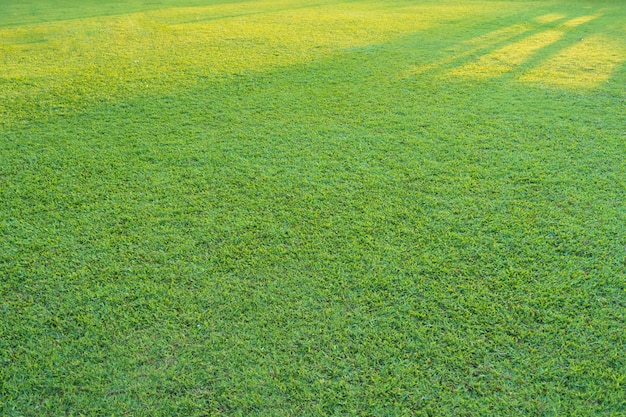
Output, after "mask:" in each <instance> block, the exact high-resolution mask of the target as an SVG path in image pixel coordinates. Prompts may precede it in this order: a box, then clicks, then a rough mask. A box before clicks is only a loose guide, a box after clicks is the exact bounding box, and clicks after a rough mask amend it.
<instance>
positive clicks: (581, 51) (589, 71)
mask: <svg viewBox="0 0 626 417" xmlns="http://www.w3.org/2000/svg"><path fill="white" fill-rule="evenodd" d="M624 61H626V47H625V46H624V45H623V43H622V42H618V41H616V40H614V39H610V38H608V37H606V36H602V35H594V36H592V37H589V38H585V39H583V40H582V41H579V42H577V43H576V44H574V45H572V46H570V47H569V48H567V49H564V50H563V51H561V52H560V53H559V54H558V55H556V56H554V57H553V58H552V59H550V60H548V61H546V62H544V63H543V64H542V65H540V66H538V67H536V68H534V69H533V70H532V71H529V72H528V73H526V74H524V75H523V76H521V77H520V81H524V82H532V83H538V84H543V85H548V86H555V87H561V88H571V89H580V88H582V89H591V88H594V87H597V86H599V85H601V84H602V83H604V82H606V81H608V80H609V79H610V78H611V75H612V74H613V72H614V71H615V70H616V69H617V67H618V66H619V65H621V64H623V63H624Z"/></svg>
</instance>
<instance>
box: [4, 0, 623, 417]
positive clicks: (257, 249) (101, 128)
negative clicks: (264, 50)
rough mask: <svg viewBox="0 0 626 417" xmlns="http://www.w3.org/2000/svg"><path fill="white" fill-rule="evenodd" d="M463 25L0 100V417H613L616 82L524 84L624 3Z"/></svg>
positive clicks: (488, 8)
mask: <svg viewBox="0 0 626 417" xmlns="http://www.w3.org/2000/svg"><path fill="white" fill-rule="evenodd" d="M459 4H461V5H463V4H467V5H468V6H467V7H468V9H467V10H468V13H470V11H471V16H472V17H473V19H469V18H467V17H466V16H459V17H458V18H454V17H451V16H450V15H445V14H440V15H438V14H437V13H440V12H441V11H442V10H449V9H437V7H440V5H435V4H434V3H430V2H420V3H417V5H416V6H415V5H414V6H415V7H417V8H416V9H415V10H414V12H415V13H416V14H417V13H419V12H423V11H424V10H430V12H431V15H430V16H431V17H430V19H431V21H429V23H428V25H424V28H423V29H419V28H414V29H411V28H410V27H409V26H406V28H407V29H406V32H405V33H398V32H394V33H393V34H392V35H393V36H392V35H389V32H388V31H386V29H385V30H383V29H384V28H383V26H382V25H381V26H380V27H379V29H378V30H379V31H380V32H379V33H378V32H377V33H374V34H372V35H371V38H370V39H371V40H372V41H371V42H369V43H367V44H359V43H357V44H355V45H347V44H344V43H341V42H339V43H336V42H334V43H328V42H326V41H324V40H320V41H318V42H319V44H321V45H323V46H324V48H326V49H324V53H321V54H317V53H311V54H309V55H307V56H306V59H301V60H299V61H298V62H296V63H294V64H292V65H285V64H284V63H283V61H282V60H278V61H271V60H272V59H274V58H271V56H270V55H268V56H266V57H265V55H261V56H260V55H258V54H257V55H254V53H253V52H248V53H250V54H253V55H252V56H256V57H258V59H262V58H263V57H265V58H264V59H267V60H268V61H271V62H273V64H272V65H267V66H263V67H262V69H260V70H255V69H254V68H244V69H243V70H242V69H241V68H239V67H237V70H236V71H230V70H229V68H230V67H224V69H223V70H222V71H221V72H218V73H208V74H207V75H206V76H205V77H197V76H196V75H195V74H196V73H189V74H193V75H189V74H187V73H184V71H183V70H184V69H185V68H183V69H182V70H181V73H183V75H181V79H180V81H178V82H177V83H174V85H173V86H172V85H171V84H169V85H167V86H164V87H163V89H162V90H161V89H160V87H159V88H156V89H154V90H153V91H146V90H142V89H139V88H135V87H137V86H139V85H140V84H139V82H137V83H136V84H133V83H134V82H135V81H132V80H131V81H132V82H131V84H130V85H131V87H132V88H129V89H128V90H127V91H128V92H129V94H128V96H127V97H126V98H122V97H119V95H118V94H117V92H116V88H115V86H113V87H112V88H111V90H109V92H110V91H113V92H116V93H115V94H111V95H107V91H105V92H104V94H103V95H96V96H95V97H94V96H93V95H86V96H78V99H77V98H76V97H66V96H63V94H62V93H60V91H62V89H60V88H59V89H53V90H49V89H47V84H46V83H45V82H41V84H37V83H38V82H39V81H37V80H36V79H35V78H28V77H27V76H25V79H22V81H28V82H30V83H34V84H35V87H36V88H40V89H41V92H40V93H39V94H40V95H39V96H38V95H36V94H35V93H33V91H34V90H33V89H32V88H30V87H28V88H24V89H23V90H19V91H17V93H20V94H22V95H21V96H20V95H19V94H18V95H16V91H15V90H12V91H6V90H5V91H2V93H3V94H7V95H9V94H13V95H12V97H18V98H16V99H15V101H14V102H13V103H14V107H5V108H7V109H8V111H7V112H6V113H5V115H4V116H0V117H2V119H1V120H2V125H1V126H2V130H1V134H2V137H1V142H0V181H1V182H0V185H1V186H0V213H1V215H0V237H1V239H0V276H1V277H2V280H1V281H0V282H1V283H0V292H1V300H2V304H1V305H0V308H1V310H0V314H1V315H2V320H0V326H1V327H0V376H1V378H0V379H1V381H2V386H1V389H2V391H1V392H0V393H1V395H0V410H2V414H3V415H8V416H12V415H15V416H17V415H38V416H40V415H63V414H65V415H72V414H74V415H77V414H78V415H80V414H81V413H82V414H85V415H111V414H114V413H115V414H118V413H127V414H132V415H212V414H216V415H219V414H227V415H289V414H296V415H300V414H305V415H325V414H348V415H350V414H352V415H415V414H416V415H465V414H467V415H620V414H622V413H624V411H625V408H626V398H625V396H624V385H623V384H624V376H625V373H624V372H625V371H624V370H625V369H626V364H625V363H624V357H625V355H624V353H625V352H624V346H625V345H626V343H625V342H626V340H624V339H625V337H624V330H623V329H624V327H625V323H624V321H625V318H624V312H625V311H626V309H625V307H626V306H625V287H624V278H625V269H626V264H625V262H626V257H625V253H624V248H625V247H626V233H625V232H626V226H625V225H626V210H625V208H624V207H626V205H625V204H624V197H625V196H624V190H625V189H626V187H625V186H626V184H625V182H626V163H625V160H624V155H626V152H625V151H626V149H625V147H626V145H625V143H624V137H625V132H624V126H625V120H624V118H625V116H624V115H625V114H626V103H625V102H624V94H625V93H626V91H625V89H624V85H626V84H625V81H626V77H625V73H624V68H623V63H619V62H617V64H616V65H615V66H614V67H612V69H611V72H609V73H608V74H604V75H607V77H604V78H601V82H597V81H595V80H596V79H595V78H594V79H592V81H591V82H587V83H583V84H582V85H581V84H576V83H574V84H573V85H572V84H568V83H567V82H550V79H548V78H545V77H544V78H543V79H542V80H539V81H537V80H533V81H529V80H527V79H525V74H527V73H528V72H529V71H532V70H534V69H536V68H540V65H549V63H550V58H551V57H553V56H558V54H559V53H560V52H561V51H562V50H564V49H565V48H567V47H568V46H571V45H574V44H575V42H576V41H577V40H578V39H580V38H581V37H583V38H585V37H588V36H593V35H594V34H597V35H602V36H606V37H608V38H610V39H613V40H614V41H616V42H617V43H619V42H621V43H623V41H624V27H623V25H622V26H620V22H621V21H623V17H624V11H623V7H622V6H620V5H619V4H618V3H616V2H615V3H610V2H609V3H598V2H576V3H571V2H568V3H559V2H549V3H547V2H546V3H544V2H532V3H530V5H532V7H530V6H529V4H523V6H524V7H520V4H521V3H518V2H510V3H504V2H502V3H497V4H498V8H494V7H493V4H494V3H491V2H482V3H479V2H458V3H455V4H454V5H455V7H457V6H458V5H459ZM371 5H372V3H370V5H369V6H368V7H371ZM446 5H448V3H446ZM392 6H393V7H392ZM399 6H404V7H407V4H406V3H404V4H399V3H396V4H394V3H387V4H386V6H385V7H382V6H379V7H381V9H380V10H379V11H378V12H377V13H381V14H383V15H384V14H385V13H387V10H393V9H394V8H395V7H399ZM470 6H471V7H470ZM354 7H356V6H354ZM588 7H591V10H589V9H588ZM607 8H609V9H607ZM433 10H439V11H438V12H433ZM454 10H459V9H454ZM361 12H362V13H365V11H364V10H361ZM173 13H174V12H173ZM346 13H347V14H348V12H346ZM404 13H405V14H408V13H410V12H406V11H405V12H404ZM595 13H601V16H600V17H598V18H596V19H595V20H591V21H589V22H588V23H586V24H585V25H580V26H575V27H572V28H569V29H567V30H566V29H562V30H563V31H564V34H563V36H562V38H560V40H559V41H558V42H555V43H551V44H547V43H546V44H545V45H544V46H543V48H541V49H540V50H538V51H536V52H535V54H533V55H532V57H534V58H535V61H534V62H533V61H532V57H531V56H529V57H528V59H527V60H526V61H524V62H517V61H515V59H513V58H509V56H508V55H507V54H506V51H507V49H505V48H506V47H507V45H510V44H512V43H514V42H523V41H524V39H528V38H529V37H531V39H536V38H532V36H534V35H536V34H540V33H542V32H544V31H545V30H557V29H558V28H559V25H562V24H563V22H568V21H571V20H572V19H575V18H579V17H584V16H589V15H594V14H595ZM174 14H175V13H174ZM347 14H346V15H347ZM346 15H344V17H345V16H346ZM554 15H556V16H557V17H558V16H560V15H563V17H561V18H558V19H557V18H555V17H554ZM298 16H304V15H298ZM545 16H552V17H545ZM370 18H371V15H367V14H366V13H365V14H364V15H361V19H365V21H368V20H367V19H370ZM537 18H541V19H539V21H537V20H535V19H537ZM264 19H265V18H260V20H259V22H258V24H262V23H263V21H264ZM309 19H313V20H315V17H313V18H311V17H310V16H309ZM553 19H554V20H553ZM390 21H392V20H390ZM358 22H361V21H359V20H358V19H357V23H354V21H351V23H350V25H356V26H357V27H362V26H363V25H362V24H360V23H358ZM337 24H338V23H337ZM346 24H348V23H346ZM514 25H521V26H522V28H521V29H520V28H519V27H517V26H514ZM511 27H513V29H510V28H511ZM507 28H508V29H507ZM555 28H556V29H555ZM503 29H506V30H504V31H502V30H503ZM558 30H560V29H558ZM381 33H382V35H381ZM507 33H510V34H512V36H510V37H509V36H508V35H506V36H505V35H504V34H507ZM383 35H384V36H383ZM379 37H382V38H383V39H382V40H381V41H380V42H375V41H374V40H375V39H378V38H379ZM520 45H521V44H520ZM528 45H531V46H530V47H534V46H533V45H536V43H529V44H528ZM249 47H250V44H248V43H244V44H243V46H240V47H239V48H240V49H238V51H243V52H245V51H246V49H247V48H249ZM269 49H271V48H268V50H269ZM287 50H289V47H287ZM294 53H296V51H294ZM490 54H491V55H490ZM537 54H543V55H542V56H541V58H539V57H538V55H537ZM485 56H491V58H489V60H491V61H487V58H483V57H485ZM206 59H208V60H210V59H211V56H210V55H208V54H207V56H206ZM494 60H495V61H494ZM198 61H201V59H199V60H198ZM485 62H492V63H493V66H489V67H488V68H489V71H487V73H488V76H487V77H485V76H479V77H474V76H472V73H471V71H470V72H469V73H468V71H467V68H471V67H470V65H472V64H474V65H475V66H474V68H476V65H486V64H485ZM577 62H578V61H576V59H574V58H571V59H570V60H569V61H568V63H569V65H572V66H573V68H579V66H577V65H578V64H577ZM603 62H604V61H603ZM477 63H478V64H477ZM194 65H195V64H194V63H193V62H192V63H191V64H190V67H193V68H195V70H194V71H196V70H197V67H194ZM164 66H167V62H165V63H164ZM460 68H461V69H463V68H465V70H464V72H463V73H462V74H460V73H459V72H460V70H459V69H460ZM493 68H496V70H494V69H493ZM602 68H604V67H602ZM596 73H597V72H596ZM150 74H151V75H152V76H153V77H154V78H158V77H159V75H158V74H157V73H154V74H153V73H152V72H150ZM185 74H187V75H185ZM552 74H553V73H552ZM553 76H554V77H555V78H553V80H554V79H556V80H561V78H558V77H559V76H558V74H557V75H554V74H553ZM185 77H187V78H185ZM62 79H63V78H62ZM87 79H89V78H87ZM103 80H104V81H106V78H104V79H103ZM185 81H186V82H185ZM51 82H52V83H54V82H57V81H55V80H52V81H51ZM99 82H100V81H99ZM164 84H167V83H164ZM59 85H60V86H61V87H62V86H63V84H62V83H61V84H59ZM68 87H70V86H69V85H68ZM0 88H4V87H3V84H0ZM85 88H87V89H89V88H90V87H89V85H87V86H86V87H85ZM68 91H75V90H72V89H71V88H69V90H68ZM94 91H95V90H94ZM33 94H35V95H33ZM98 94H100V93H98ZM20 97H32V98H30V99H28V100H24V99H21V98H20ZM20 100H21V101H20ZM42 102H45V103H46V104H45V105H42V104H41V103H42ZM68 103H69V104H71V106H70V105H69V104H68ZM5 106H6V104H5ZM54 106H57V107H56V108H55V107H54ZM11 109H13V111H12V110H11Z"/></svg>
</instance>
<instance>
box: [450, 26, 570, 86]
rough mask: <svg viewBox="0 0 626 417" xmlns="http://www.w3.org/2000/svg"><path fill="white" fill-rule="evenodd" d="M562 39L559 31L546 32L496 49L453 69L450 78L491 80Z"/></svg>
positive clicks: (561, 33)
mask: <svg viewBox="0 0 626 417" xmlns="http://www.w3.org/2000/svg"><path fill="white" fill-rule="evenodd" d="M562 37H563V32H562V31H559V30H546V31H543V32H540V33H537V34H535V35H531V36H528V37H526V38H524V39H522V40H520V41H517V42H514V43H511V44H509V45H506V46H504V47H502V48H499V49H496V50H495V51H493V52H490V53H488V54H486V55H483V56H481V57H480V58H479V59H478V60H476V61H474V62H470V63H468V64H465V65H463V66H461V67H459V68H455V69H453V70H452V71H450V72H449V75H451V76H457V77H468V78H477V79H481V78H491V77H497V76H499V75H502V74H505V73H507V72H510V71H512V70H513V69H515V68H516V67H518V66H519V65H521V64H523V63H524V62H525V61H526V60H528V59H529V58H530V57H531V56H532V55H533V54H534V53H535V52H537V51H538V50H540V49H542V48H545V47H546V46H549V45H552V44H553V43H555V42H557V41H559V40H560V39H561V38H562Z"/></svg>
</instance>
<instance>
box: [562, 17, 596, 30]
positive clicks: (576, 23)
mask: <svg viewBox="0 0 626 417" xmlns="http://www.w3.org/2000/svg"><path fill="white" fill-rule="evenodd" d="M600 16H602V15H600V14H594V15H590V16H581V17H577V18H575V19H571V20H568V21H567V22H565V23H563V25H562V26H563V27H566V28H575V27H577V26H580V25H583V24H585V23H587V22H591V21H592V20H594V19H597V18H598V17H600Z"/></svg>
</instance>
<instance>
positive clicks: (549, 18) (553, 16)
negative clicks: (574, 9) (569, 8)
mask: <svg viewBox="0 0 626 417" xmlns="http://www.w3.org/2000/svg"><path fill="white" fill-rule="evenodd" d="M566 17H567V16H566V15H564V14H562V13H548V14H544V15H542V16H538V17H536V18H534V19H533V20H534V21H535V22H538V23H544V24H545V23H552V22H556V21H557V20H561V19H565V18H566Z"/></svg>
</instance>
